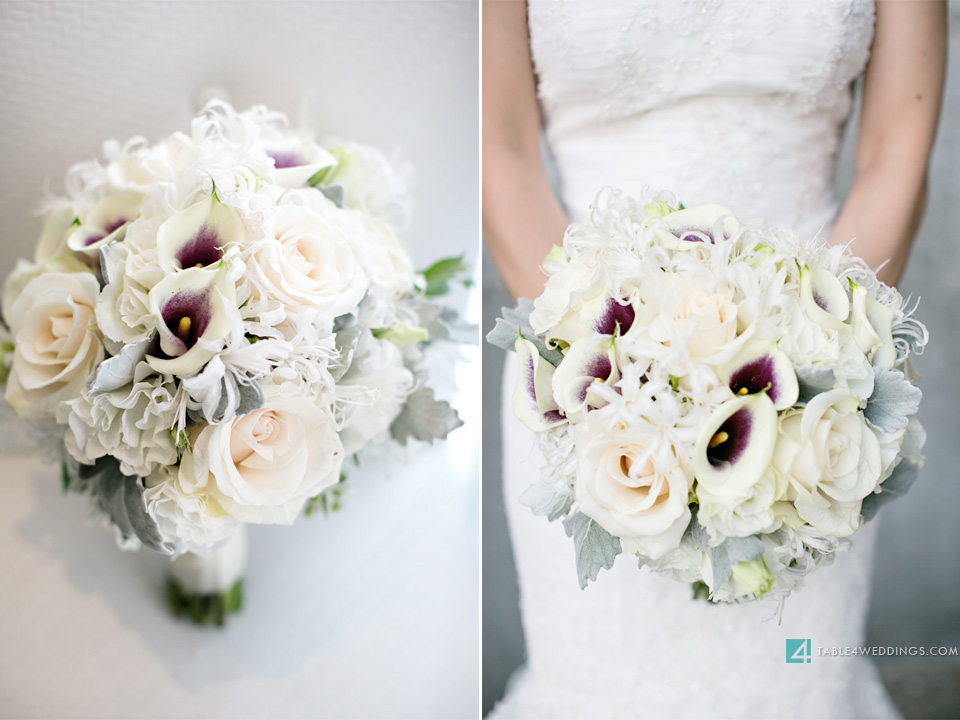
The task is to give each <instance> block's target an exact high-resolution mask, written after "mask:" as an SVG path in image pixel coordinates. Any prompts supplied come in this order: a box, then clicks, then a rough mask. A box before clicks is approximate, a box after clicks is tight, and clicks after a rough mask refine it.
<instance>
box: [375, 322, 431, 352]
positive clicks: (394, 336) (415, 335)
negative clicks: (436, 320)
mask: <svg viewBox="0 0 960 720" xmlns="http://www.w3.org/2000/svg"><path fill="white" fill-rule="evenodd" d="M371 332H372V333H373V336H374V337H375V338H380V339H383V340H388V341H389V342H392V343H393V344H394V345H396V346H397V347H399V348H404V347H408V346H410V345H417V344H418V343H425V342H428V341H429V340H430V331H428V330H427V329H426V328H424V327H420V326H419V325H411V324H410V323H405V322H397V323H394V324H393V325H391V326H390V327H385V328H375V329H374V330H372V331H371Z"/></svg>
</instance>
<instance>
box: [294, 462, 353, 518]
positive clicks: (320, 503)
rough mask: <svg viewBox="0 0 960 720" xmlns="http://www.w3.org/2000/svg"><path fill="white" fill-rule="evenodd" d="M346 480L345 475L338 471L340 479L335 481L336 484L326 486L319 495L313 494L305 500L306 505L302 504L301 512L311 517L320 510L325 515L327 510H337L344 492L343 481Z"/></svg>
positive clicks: (340, 505)
mask: <svg viewBox="0 0 960 720" xmlns="http://www.w3.org/2000/svg"><path fill="white" fill-rule="evenodd" d="M346 481H347V476H346V475H344V474H343V473H340V480H338V481H337V484H336V485H334V486H333V487H331V488H327V489H326V490H324V491H323V492H322V493H320V494H319V495H314V496H313V497H312V498H309V499H308V500H307V503H306V505H304V506H303V514H304V515H306V516H307V517H313V516H314V515H316V514H317V512H322V513H323V514H324V515H326V514H327V513H329V512H336V511H337V510H339V509H340V508H341V507H342V500H343V493H344V488H343V483H345V482H346Z"/></svg>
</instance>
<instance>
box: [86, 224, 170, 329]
mask: <svg viewBox="0 0 960 720" xmlns="http://www.w3.org/2000/svg"><path fill="white" fill-rule="evenodd" d="M145 226H147V224H146V223H144V222H143V221H142V220H141V221H138V222H136V223H134V224H133V226H131V229H130V231H129V232H128V233H127V236H126V238H125V240H124V241H123V242H122V243H113V244H112V245H109V246H107V247H105V248H104V249H103V251H102V253H101V255H102V257H103V258H104V260H105V263H104V265H103V267H102V268H101V270H102V271H103V276H104V281H105V282H106V285H104V287H103V292H101V293H100V300H99V301H98V302H97V325H99V327H100V329H101V330H102V331H103V334H104V337H106V338H108V339H109V340H112V341H114V342H115V343H121V344H127V345H132V344H135V343H137V342H139V341H140V340H143V339H144V338H145V337H147V336H148V335H149V334H150V331H151V330H152V328H153V327H154V322H155V320H154V317H153V314H152V313H151V311H150V300H149V295H150V290H151V289H152V288H153V287H154V286H155V285H156V284H157V283H159V282H160V281H161V280H162V279H163V275H164V273H163V270H162V269H160V267H159V265H158V264H157V249H156V247H151V248H148V249H144V250H138V249H137V248H136V246H135V245H134V243H132V242H131V237H130V236H131V234H132V233H134V229H139V227H145ZM153 229H154V232H155V231H156V227H155V223H154V226H153Z"/></svg>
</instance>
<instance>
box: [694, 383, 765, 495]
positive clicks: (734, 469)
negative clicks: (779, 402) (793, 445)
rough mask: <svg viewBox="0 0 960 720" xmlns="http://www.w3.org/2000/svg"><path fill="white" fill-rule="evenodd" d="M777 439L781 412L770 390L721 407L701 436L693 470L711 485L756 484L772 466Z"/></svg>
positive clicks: (741, 486) (726, 487)
mask: <svg viewBox="0 0 960 720" xmlns="http://www.w3.org/2000/svg"><path fill="white" fill-rule="evenodd" d="M776 442H777V411H776V410H775V409H774V407H773V401H772V400H771V399H770V398H769V397H768V396H767V394H766V393H764V392H760V393H755V394H753V395H744V396H742V397H737V398H735V399H733V400H729V401H727V402H725V403H724V404H723V405H721V406H720V407H719V408H717V409H716V410H715V411H714V413H713V415H711V416H710V419H709V420H708V421H707V422H706V423H705V424H704V426H703V427H702V428H701V430H700V434H699V435H698V436H697V442H696V445H695V446H694V450H693V472H694V475H695V476H696V478H697V482H699V483H701V484H703V485H705V486H707V487H708V488H720V487H723V488H724V490H725V491H730V490H732V489H733V486H735V487H737V488H742V489H744V490H746V489H748V488H751V487H753V485H754V484H755V483H756V482H757V481H758V480H759V479H760V476H761V475H763V473H764V471H766V469H767V468H768V467H769V465H770V460H771V458H772V457H773V450H774V446H775V445H776Z"/></svg>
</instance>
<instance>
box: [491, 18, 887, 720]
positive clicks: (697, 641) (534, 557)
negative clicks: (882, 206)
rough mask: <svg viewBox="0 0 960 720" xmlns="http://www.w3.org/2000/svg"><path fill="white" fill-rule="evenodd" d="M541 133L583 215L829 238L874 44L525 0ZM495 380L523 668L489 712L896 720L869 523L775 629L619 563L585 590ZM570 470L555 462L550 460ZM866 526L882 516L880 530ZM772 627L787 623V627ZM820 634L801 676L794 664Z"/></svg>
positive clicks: (819, 28) (851, 29)
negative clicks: (646, 209)
mask: <svg viewBox="0 0 960 720" xmlns="http://www.w3.org/2000/svg"><path fill="white" fill-rule="evenodd" d="M528 7H529V13H528V17H529V24H530V33H531V47H532V52H533V59H534V65H535V68H536V72H537V79H538V93H539V97H540V101H541V104H542V107H543V110H544V116H545V124H546V134H547V139H548V142H549V145H550V148H551V150H552V152H553V154H554V156H555V158H556V161H557V166H558V170H559V174H560V181H561V185H562V196H563V200H564V202H565V204H566V206H567V209H568V211H569V212H570V213H571V215H572V217H573V218H574V219H579V218H583V217H585V216H586V215H587V213H588V210H589V205H590V203H591V202H592V201H593V199H594V198H595V196H596V194H597V191H598V190H599V189H600V188H601V187H603V186H605V185H612V186H614V187H619V188H622V189H624V190H625V191H627V192H634V193H636V192H639V190H640V189H641V188H642V187H643V186H645V185H649V186H652V187H654V188H656V189H663V190H669V191H672V192H674V193H676V194H677V195H678V196H679V198H680V199H681V200H683V201H684V202H685V203H686V204H687V205H694V204H698V203H702V202H719V203H723V204H725V205H728V206H729V207H730V208H731V209H732V210H733V211H734V212H735V213H737V214H738V215H739V216H741V217H743V218H748V217H764V218H766V219H769V220H771V221H774V222H777V223H781V224H785V225H789V226H792V227H794V228H796V229H798V230H800V231H801V232H805V233H810V234H812V233H815V232H817V231H818V230H820V229H821V228H824V229H825V230H828V229H829V226H830V224H831V223H832V221H833V218H834V215H835V213H836V201H835V198H834V196H833V191H832V184H833V172H834V157H835V154H836V150H837V145H838V143H839V137H840V131H841V129H842V126H843V123H844V122H845V121H846V118H847V116H848V114H849V112H850V106H851V84H852V82H853V81H854V80H855V79H856V78H857V77H858V76H859V75H860V74H861V73H862V71H863V69H864V67H865V65H866V61H867V58H868V56H869V50H870V44H871V42H872V39H873V23H874V7H873V4H872V3H871V2H864V1H862V0H808V1H806V2H795V1H790V2H785V1H782V0H740V1H732V0H730V1H728V0H700V1H698V2H684V1H681V0H641V1H639V2H637V1H632V2H625V1H624V0H530V2H529V6H528ZM513 360H514V359H513V357H512V356H511V357H509V358H508V363H507V370H506V373H505V384H504V403H503V410H502V417H503V425H504V432H503V440H504V445H503V447H504V497H505V502H506V507H507V515H508V520H509V524H510V533H511V538H512V541H513V546H514V553H515V557H516V561H517V570H518V575H519V581H520V589H521V612H522V616H523V623H524V632H525V639H526V645H527V655H528V662H527V665H526V666H525V667H524V668H523V669H522V670H521V671H519V672H518V674H517V675H516V676H515V679H514V681H513V682H512V684H511V687H510V688H509V689H508V692H507V696H506V698H505V700H504V701H503V702H502V703H501V704H500V705H498V707H497V708H496V709H495V710H494V713H493V715H492V716H491V717H493V718H496V720H503V719H505V718H535V717H544V718H568V717H569V718H584V717H603V718H638V717H675V718H682V717H818V718H831V717H896V710H895V709H894V708H893V706H892V705H891V703H890V702H889V699H888V698H887V697H886V695H885V693H884V690H883V687H882V685H881V684H880V682H879V680H878V678H877V675H876V671H875V669H874V667H873V666H872V664H870V663H869V662H868V661H867V660H865V659H864V658H861V657H827V656H817V654H816V649H817V647H833V646H838V647H857V646H859V645H860V644H862V641H863V632H864V622H865V618H866V611H867V604H868V599H869V588H870V568H871V562H872V555H873V549H874V540H875V532H876V528H875V527H872V526H870V525H868V526H866V527H865V528H863V529H862V530H861V531H860V532H859V533H858V534H857V535H856V536H855V538H854V542H853V547H852V549H851V550H850V552H849V553H842V554H841V555H840V556H839V557H837V559H836V562H835V563H834V564H833V565H831V566H829V567H823V568H821V569H819V570H818V571H816V572H815V573H813V574H812V575H810V576H809V577H808V578H807V579H806V580H805V584H804V587H803V588H802V589H801V590H799V591H798V592H796V593H794V594H793V595H792V596H791V597H790V598H788V599H787V601H786V603H785V606H784V608H783V614H782V619H780V618H779V616H778V608H777V607H776V604H775V603H771V602H768V601H763V602H757V603H751V604H748V605H735V606H725V607H715V606H712V605H709V604H708V603H705V602H702V601H694V600H693V599H692V597H691V595H692V593H691V591H690V588H689V587H687V586H686V585H683V584H681V583H678V582H674V581H672V580H669V579H667V578H665V577H661V576H656V575H653V574H652V573H650V572H649V571H647V570H639V569H638V568H637V566H636V562H634V561H633V560H632V559H631V558H630V557H629V556H620V557H618V558H617V561H616V562H615V563H614V567H613V569H612V570H610V571H603V572H602V573H601V576H600V578H599V579H598V582H596V583H593V584H591V585H590V586H589V587H588V588H587V589H586V590H583V591H581V590H580V589H579V586H578V584H577V579H576V572H575V569H574V557H573V549H572V547H571V542H570V539H569V538H567V537H566V536H565V535H564V533H563V528H562V527H560V525H559V523H552V524H551V523H547V522H546V521H545V520H544V518H542V517H536V516H534V515H533V514H532V513H531V512H530V510H529V509H528V508H527V507H525V506H522V505H521V504H520V503H519V502H518V500H517V498H518V497H519V495H520V494H521V493H522V492H523V490H524V489H525V488H526V486H527V485H529V484H530V483H531V482H532V481H534V480H535V479H536V477H537V476H538V474H539V471H540V468H541V466H542V465H543V464H544V462H546V461H545V460H544V459H543V458H542V456H540V455H539V453H538V452H537V450H536V448H535V444H534V438H533V435H532V433H530V432H529V431H528V430H527V429H526V428H525V427H524V426H523V425H521V424H520V423H519V422H518V421H517V420H516V419H515V418H514V417H513V413H512V411H511V404H510V395H511V393H512V391H513V385H514V382H515V378H516V369H515V368H514V367H513ZM562 460H563V459H562V458H551V459H550V462H551V463H554V464H555V463H557V462H561V461H562ZM875 522H876V521H874V523H875ZM778 620H779V624H778ZM787 638H811V640H812V644H813V647H814V657H813V659H812V662H811V663H810V664H809V665H802V666H801V665H794V664H787V663H786V662H785V659H786V658H785V655H786V649H785V640H786V639H787Z"/></svg>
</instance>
